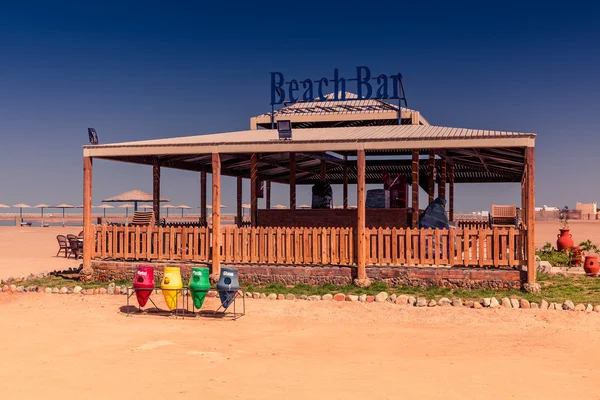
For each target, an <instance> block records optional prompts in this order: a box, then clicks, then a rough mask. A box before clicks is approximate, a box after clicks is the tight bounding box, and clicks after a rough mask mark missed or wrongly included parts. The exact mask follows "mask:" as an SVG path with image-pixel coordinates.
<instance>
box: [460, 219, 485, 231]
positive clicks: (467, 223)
mask: <svg viewBox="0 0 600 400" xmlns="http://www.w3.org/2000/svg"><path fill="white" fill-rule="evenodd" d="M456 227H457V228H459V229H487V228H489V221H488V220H487V219H485V220H484V219H477V220H468V219H465V220H458V221H456Z"/></svg>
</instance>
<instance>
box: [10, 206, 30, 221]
mask: <svg viewBox="0 0 600 400" xmlns="http://www.w3.org/2000/svg"><path fill="white" fill-rule="evenodd" d="M13 207H14V208H18V209H19V218H20V219H21V223H22V222H23V209H24V208H31V206H28V205H27V204H23V203H19V204H15V205H14V206H13Z"/></svg>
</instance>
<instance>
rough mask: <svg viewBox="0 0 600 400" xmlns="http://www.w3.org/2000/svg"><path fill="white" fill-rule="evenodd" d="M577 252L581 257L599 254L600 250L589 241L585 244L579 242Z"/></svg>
mask: <svg viewBox="0 0 600 400" xmlns="http://www.w3.org/2000/svg"><path fill="white" fill-rule="evenodd" d="M579 250H580V251H581V252H582V253H583V255H586V254H590V253H593V254H598V253H600V249H599V248H598V246H596V245H595V244H594V243H592V241H591V240H589V239H588V240H586V241H585V242H581V243H579Z"/></svg>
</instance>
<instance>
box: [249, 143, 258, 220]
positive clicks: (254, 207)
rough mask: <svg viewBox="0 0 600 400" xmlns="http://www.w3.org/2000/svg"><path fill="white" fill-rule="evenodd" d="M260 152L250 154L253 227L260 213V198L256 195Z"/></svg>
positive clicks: (251, 218) (251, 216) (251, 217)
mask: <svg viewBox="0 0 600 400" xmlns="http://www.w3.org/2000/svg"><path fill="white" fill-rule="evenodd" d="M257 164H258V154H256V153H252V154H251V155H250V221H251V225H252V226H253V227H255V226H256V217H257V214H258V199H257V197H256V195H257V193H256V182H257V181H258V168H257V167H258V165H257Z"/></svg>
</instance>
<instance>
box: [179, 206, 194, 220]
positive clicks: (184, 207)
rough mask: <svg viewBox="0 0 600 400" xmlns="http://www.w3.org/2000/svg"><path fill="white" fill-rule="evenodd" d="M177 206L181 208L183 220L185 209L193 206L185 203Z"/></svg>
mask: <svg viewBox="0 0 600 400" xmlns="http://www.w3.org/2000/svg"><path fill="white" fill-rule="evenodd" d="M177 208H181V220H182V221H183V210H187V209H190V208H192V207H190V206H186V205H185V204H180V205H178V206H177Z"/></svg>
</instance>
